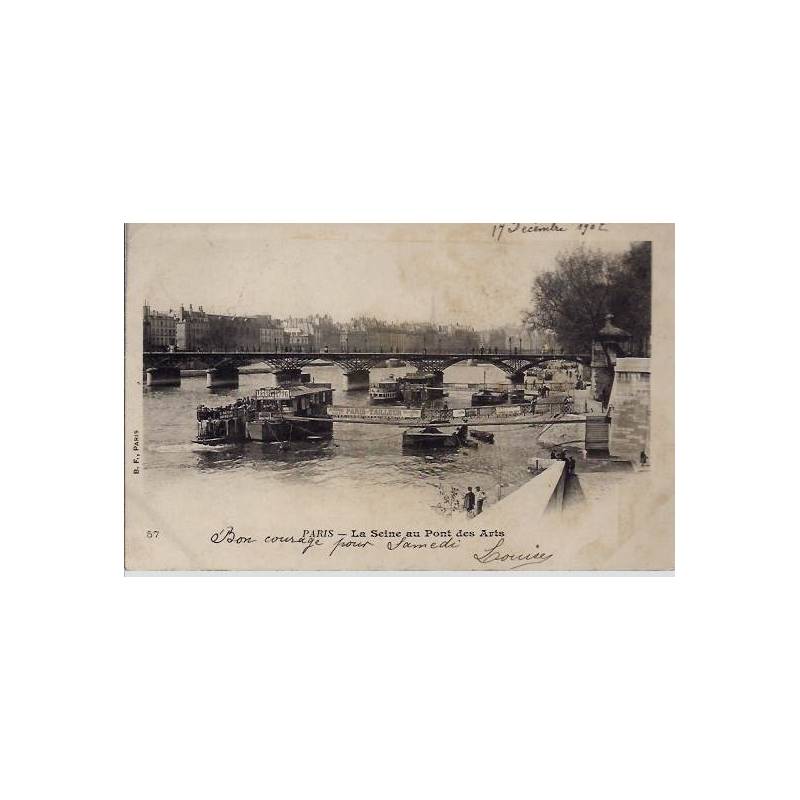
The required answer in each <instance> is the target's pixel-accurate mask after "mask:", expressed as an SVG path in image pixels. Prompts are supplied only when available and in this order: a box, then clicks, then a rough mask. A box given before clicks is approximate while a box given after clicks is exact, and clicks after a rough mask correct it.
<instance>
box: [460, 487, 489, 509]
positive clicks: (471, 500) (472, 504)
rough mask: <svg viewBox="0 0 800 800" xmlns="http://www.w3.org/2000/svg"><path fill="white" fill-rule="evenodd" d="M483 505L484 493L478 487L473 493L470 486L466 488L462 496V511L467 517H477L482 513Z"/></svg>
mask: <svg viewBox="0 0 800 800" xmlns="http://www.w3.org/2000/svg"><path fill="white" fill-rule="evenodd" d="M485 503H486V492H484V491H483V489H481V487H480V486H476V487H475V491H474V492H473V491H472V487H471V486H468V487H467V492H466V494H465V495H464V511H466V512H467V516H468V517H477V516H478V514H480V513H481V512H482V511H483V506H484V505H485Z"/></svg>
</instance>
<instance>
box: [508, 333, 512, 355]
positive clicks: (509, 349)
mask: <svg viewBox="0 0 800 800" xmlns="http://www.w3.org/2000/svg"><path fill="white" fill-rule="evenodd" d="M508 352H509V353H510V352H511V337H510V336H509V337H508Z"/></svg>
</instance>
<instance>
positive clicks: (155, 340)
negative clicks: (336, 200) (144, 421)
mask: <svg viewBox="0 0 800 800" xmlns="http://www.w3.org/2000/svg"><path fill="white" fill-rule="evenodd" d="M143 312H144V313H143V330H142V336H143V346H144V349H145V351H158V350H186V351H209V350H217V351H227V352H234V351H235V352H269V353H278V352H295V353H297V352H306V353H310V352H315V353H324V352H330V353H414V352H422V351H423V350H427V351H430V352H440V353H469V352H472V351H473V350H476V351H477V350H479V349H480V348H481V347H484V348H487V349H489V348H491V349H494V348H497V349H498V350H501V351H503V350H506V349H507V348H508V349H514V348H518V349H519V350H520V351H522V350H533V349H534V348H535V347H538V348H541V346H542V345H544V346H545V347H546V346H547V343H546V342H544V341H543V342H541V343H540V342H539V341H538V338H537V342H534V336H536V337H539V338H540V337H541V335H540V334H532V333H531V332H529V331H525V330H524V329H521V328H513V329H512V328H495V329H492V330H490V331H476V330H475V329H474V328H472V327H470V326H467V325H458V324H456V325H435V324H432V323H412V322H394V323H391V322H386V321H384V320H379V319H375V318H372V317H358V318H355V319H352V320H350V322H348V323H337V322H334V320H333V319H331V317H329V316H327V315H324V316H323V315H313V316H309V317H288V318H285V319H276V318H274V317H272V316H270V315H269V314H254V315H251V316H238V315H227V314H209V313H207V312H206V311H204V310H203V307H202V306H198V308H196V309H195V308H193V306H191V305H190V306H189V308H188V309H187V308H185V307H184V306H181V307H180V308H179V309H178V310H173V309H170V310H169V311H167V312H162V311H156V310H154V309H152V308H151V307H150V306H149V305H145V306H144V309H143Z"/></svg>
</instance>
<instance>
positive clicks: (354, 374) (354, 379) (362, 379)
mask: <svg viewBox="0 0 800 800" xmlns="http://www.w3.org/2000/svg"><path fill="white" fill-rule="evenodd" d="M368 388H369V370H368V369H351V370H349V371H348V372H345V373H344V390H345V391H346V392H351V391H353V390H355V389H368Z"/></svg>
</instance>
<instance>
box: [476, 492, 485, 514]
mask: <svg viewBox="0 0 800 800" xmlns="http://www.w3.org/2000/svg"><path fill="white" fill-rule="evenodd" d="M475 491H476V492H477V494H476V495H475V498H476V502H477V508H476V509H475V516H478V514H480V513H481V512H482V511H483V504H484V503H485V502H486V492H484V491H483V489H481V487H480V486H476V487H475Z"/></svg>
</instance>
